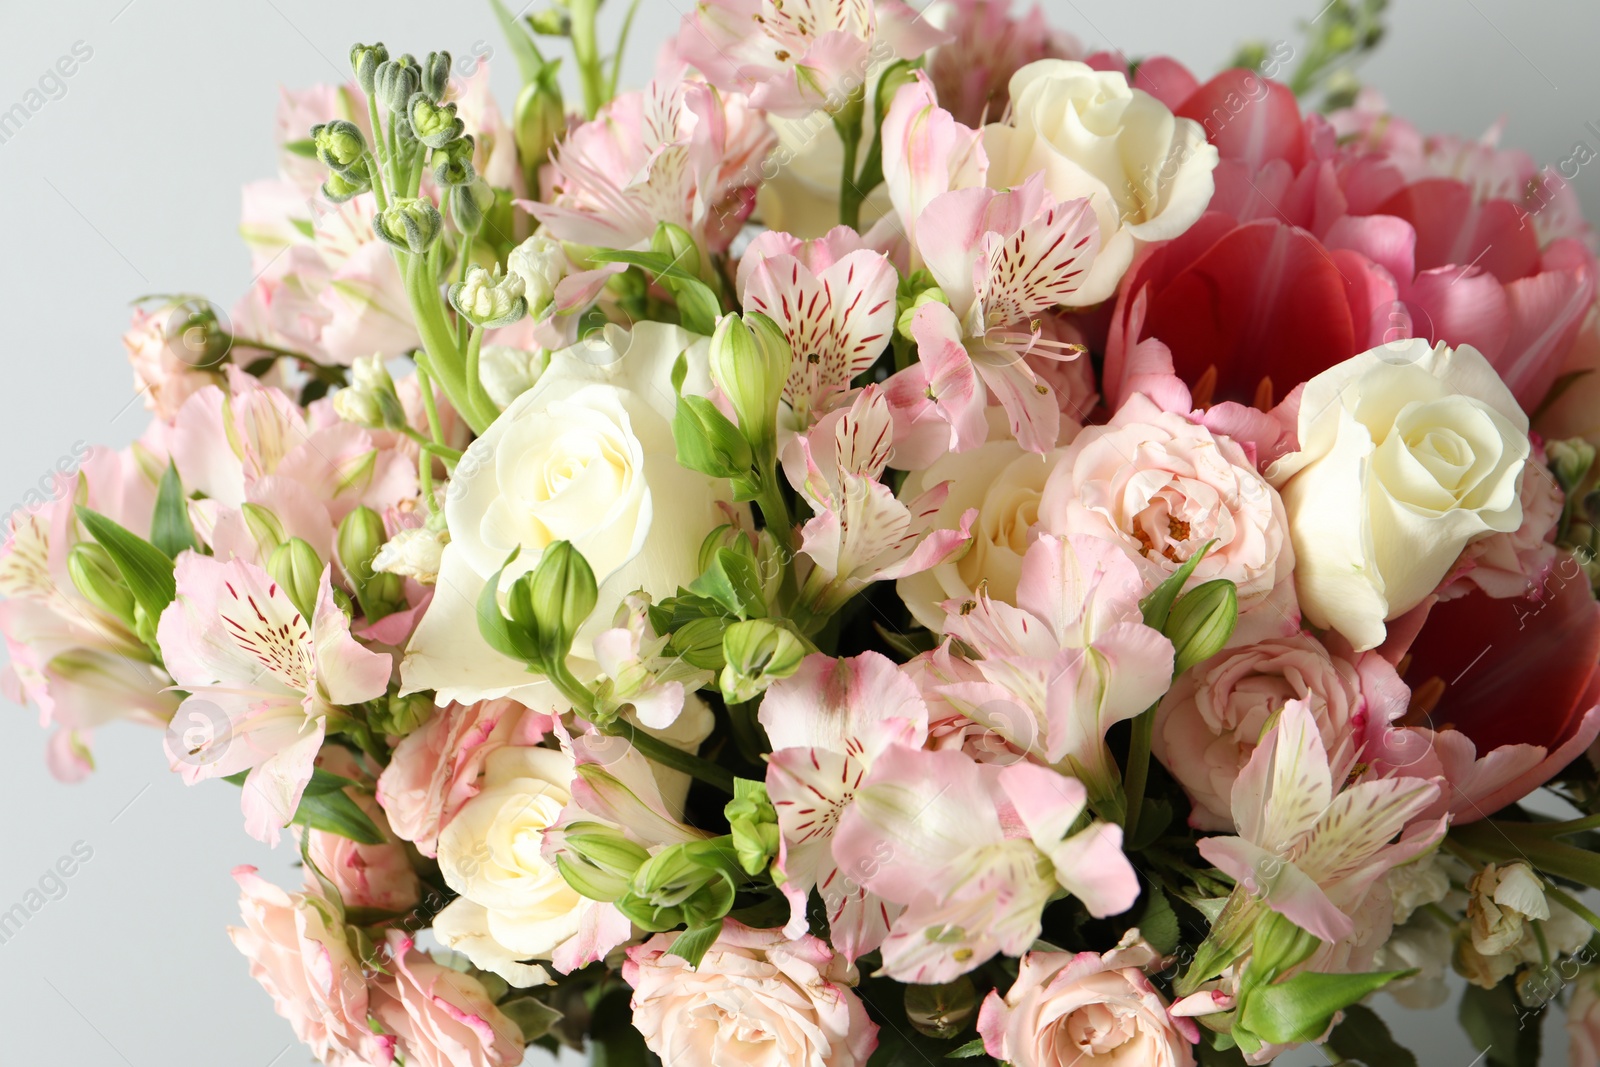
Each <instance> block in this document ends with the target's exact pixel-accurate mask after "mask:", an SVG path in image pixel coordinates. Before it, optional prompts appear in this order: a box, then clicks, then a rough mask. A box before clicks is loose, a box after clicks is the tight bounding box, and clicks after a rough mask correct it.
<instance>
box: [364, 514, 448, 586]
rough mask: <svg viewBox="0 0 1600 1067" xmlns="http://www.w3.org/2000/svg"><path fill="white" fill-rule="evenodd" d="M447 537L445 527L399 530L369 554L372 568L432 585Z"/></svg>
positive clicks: (435, 579)
mask: <svg viewBox="0 0 1600 1067" xmlns="http://www.w3.org/2000/svg"><path fill="white" fill-rule="evenodd" d="M449 540H450V534H449V532H448V531H446V530H437V531H436V530H431V529H428V528H427V527H426V526H424V527H418V528H416V529H411V530H401V531H399V532H398V533H396V534H395V535H394V537H393V538H391V539H390V540H389V541H388V542H386V543H385V544H384V546H383V547H382V548H380V549H378V554H377V555H376V556H374V557H372V569H373V570H374V571H378V572H381V573H383V574H393V575H396V576H398V577H400V578H410V579H412V580H413V581H416V582H420V583H422V584H423V585H433V584H434V583H435V582H437V581H438V580H439V567H440V565H441V564H442V563H443V562H444V546H445V545H446V544H447V543H448V542H449Z"/></svg>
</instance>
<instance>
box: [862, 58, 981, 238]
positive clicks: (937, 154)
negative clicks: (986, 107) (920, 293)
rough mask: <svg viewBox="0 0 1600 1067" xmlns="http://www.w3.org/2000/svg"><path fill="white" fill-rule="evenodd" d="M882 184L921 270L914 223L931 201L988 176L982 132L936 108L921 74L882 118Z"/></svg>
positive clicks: (929, 86) (931, 90) (936, 102)
mask: <svg viewBox="0 0 1600 1067" xmlns="http://www.w3.org/2000/svg"><path fill="white" fill-rule="evenodd" d="M882 139H883V183H884V186H885V187H886V188H887V189H888V190H889V201H890V202H891V203H892V204H894V209H895V213H896V214H898V215H899V216H900V225H901V227H902V228H903V229H904V231H905V235H906V243H907V245H908V251H909V256H910V265H911V267H912V268H917V267H920V266H922V253H921V251H920V250H919V249H918V247H917V224H918V222H919V221H920V220H921V218H922V213H923V211H924V210H925V209H926V208H927V206H928V205H929V204H930V203H932V202H933V200H934V198H935V197H938V196H942V195H943V194H945V193H948V192H950V191H951V190H952V189H972V188H976V187H979V186H982V185H983V183H984V179H985V178H986V177H988V174H989V157H988V155H987V154H986V153H985V152H984V150H983V133H982V131H981V130H976V129H972V128H971V127H968V126H963V125H962V124H961V123H960V122H959V121H957V120H956V119H955V117H954V116H952V115H951V114H950V112H948V111H946V110H945V109H944V108H942V107H940V106H939V99H938V96H937V95H936V94H935V92H934V88H933V83H932V82H930V81H929V80H928V76H927V75H926V74H924V73H923V72H921V71H917V72H916V78H915V80H914V81H911V82H909V83H907V84H905V85H902V86H901V87H900V91H899V92H898V93H896V94H895V97H894V103H893V104H891V105H890V107H889V112H888V114H886V115H885V116H884V118H883V134H882Z"/></svg>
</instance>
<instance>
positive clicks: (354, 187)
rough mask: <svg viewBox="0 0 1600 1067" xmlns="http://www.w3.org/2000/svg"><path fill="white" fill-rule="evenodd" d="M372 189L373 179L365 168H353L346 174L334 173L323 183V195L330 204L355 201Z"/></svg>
mask: <svg viewBox="0 0 1600 1067" xmlns="http://www.w3.org/2000/svg"><path fill="white" fill-rule="evenodd" d="M371 188H372V178H371V176H370V175H368V174H367V172H366V169H365V168H364V167H357V168H352V169H351V170H350V171H348V172H346V173H342V174H341V173H340V172H339V171H334V172H333V173H331V174H329V175H328V180H327V181H325V182H323V183H322V195H323V198H324V199H326V200H327V201H328V202H329V203H330V204H342V203H344V202H345V201H347V200H353V199H355V198H356V197H358V196H360V195H361V194H362V193H364V192H366V191H367V190H369V189H371Z"/></svg>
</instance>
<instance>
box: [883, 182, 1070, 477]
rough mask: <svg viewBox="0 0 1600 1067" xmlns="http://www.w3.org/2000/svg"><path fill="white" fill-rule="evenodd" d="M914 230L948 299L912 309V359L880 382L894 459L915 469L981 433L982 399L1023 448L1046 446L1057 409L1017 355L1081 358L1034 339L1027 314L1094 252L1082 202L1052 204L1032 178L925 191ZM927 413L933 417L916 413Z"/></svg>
mask: <svg viewBox="0 0 1600 1067" xmlns="http://www.w3.org/2000/svg"><path fill="white" fill-rule="evenodd" d="M917 233H918V237H917V245H918V248H919V250H920V251H921V253H922V256H923V258H924V260H925V261H926V262H927V265H928V270H929V271H930V272H931V273H932V274H933V276H934V278H935V279H936V280H937V281H938V282H939V285H940V287H941V288H942V289H943V290H944V294H945V296H946V297H947V298H948V299H949V301H950V303H949V305H948V306H946V305H944V304H940V303H929V304H924V305H923V306H922V307H921V308H920V309H919V310H918V311H917V313H916V316H915V317H914V318H913V319H912V324H911V332H912V335H913V336H914V337H915V338H916V341H917V358H918V362H917V364H916V365H915V366H913V367H908V368H907V369H906V370H903V371H901V372H900V373H899V374H896V375H895V376H894V377H893V378H891V379H890V381H889V383H888V386H887V391H888V394H889V397H890V399H891V401H892V402H893V403H894V407H895V416H896V425H895V429H896V431H897V436H898V437H900V438H901V439H902V440H901V442H900V445H901V447H900V449H899V450H898V453H897V456H896V463H897V465H898V466H901V467H904V468H908V469H916V468H917V467H918V466H927V465H928V464H929V463H932V462H933V461H934V460H935V459H937V458H938V457H939V456H940V455H943V454H944V452H946V451H954V452H965V451H966V450H968V449H970V448H976V447H977V446H978V445H981V444H982V443H983V442H984V440H985V438H987V437H988V432H989V427H988V422H987V420H986V419H985V417H984V407H985V406H986V395H990V396H993V397H994V399H995V400H996V401H998V402H999V404H1000V405H1001V407H1003V408H1005V412H1006V416H1007V418H1008V421H1009V422H1010V425H1011V433H1012V436H1014V437H1015V438H1016V439H1017V443H1018V444H1020V445H1022V447H1023V448H1025V449H1027V450H1028V451H1030V452H1046V451H1049V450H1050V449H1052V448H1054V447H1055V446H1056V439H1057V437H1058V436H1059V435H1060V432H1061V406H1060V405H1059V404H1058V403H1057V402H1056V397H1055V391H1054V390H1053V389H1051V388H1050V385H1049V384H1048V383H1047V382H1045V381H1044V380H1042V379H1041V378H1040V377H1039V376H1038V375H1036V374H1035V373H1034V372H1033V368H1031V367H1030V366H1028V363H1027V360H1026V358H1025V357H1027V356H1028V355H1030V354H1033V355H1042V356H1046V357H1049V358H1054V359H1063V360H1065V359H1073V358H1076V357H1077V356H1078V355H1080V354H1081V350H1079V349H1078V348H1077V347H1076V346H1069V345H1061V346H1060V347H1059V348H1058V347H1056V346H1055V344H1054V343H1053V342H1049V341H1046V340H1044V339H1043V337H1042V332H1041V328H1040V326H1039V324H1038V321H1037V319H1038V316H1039V315H1040V314H1041V313H1042V312H1045V311H1048V310H1049V309H1050V308H1053V307H1055V306H1056V305H1058V304H1061V303H1063V302H1064V301H1065V300H1066V298H1067V297H1069V296H1070V295H1071V294H1072V293H1073V292H1074V291H1076V290H1077V288H1078V285H1079V284H1080V283H1081V282H1082V280H1083V278H1084V276H1085V275H1086V274H1087V272H1088V269H1089V265H1090V264H1091V263H1092V262H1093V261H1094V257H1095V255H1096V254H1097V253H1098V252H1099V248H1100V235H1099V228H1098V223H1097V222H1096V221H1095V215H1094V211H1093V210H1092V208H1091V206H1090V204H1089V201H1088V200H1073V201H1069V202H1067V203H1064V204H1057V203H1056V202H1055V201H1054V199H1053V198H1052V197H1051V196H1050V194H1049V192H1047V191H1046V189H1045V187H1044V178H1043V175H1042V174H1039V175H1035V176H1034V177H1033V178H1030V179H1029V180H1028V182H1027V184H1025V185H1023V186H1022V187H1021V188H1019V189H1013V190H1010V191H1008V192H1003V193H1002V192H996V191H994V190H993V189H960V190H957V191H955V192H951V193H945V194H943V195H942V196H939V197H936V198H935V199H934V200H933V202H932V203H930V204H929V205H928V207H927V208H926V209H925V210H924V211H923V213H922V217H921V219H919V220H918V229H917ZM980 381H981V382H982V385H981V386H980V385H979V384H978V383H979V382H980ZM930 409H931V411H932V412H933V413H935V414H936V415H937V420H938V421H936V420H934V419H930V418H928V417H927V414H928V411H929V410H930ZM939 421H943V422H945V423H947V424H948V426H947V427H940V426H939ZM941 431H942V432H941Z"/></svg>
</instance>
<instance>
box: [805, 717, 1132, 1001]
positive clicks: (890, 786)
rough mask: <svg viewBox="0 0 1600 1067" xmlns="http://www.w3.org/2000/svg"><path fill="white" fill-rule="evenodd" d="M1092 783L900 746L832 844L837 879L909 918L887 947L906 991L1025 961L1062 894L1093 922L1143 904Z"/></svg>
mask: <svg viewBox="0 0 1600 1067" xmlns="http://www.w3.org/2000/svg"><path fill="white" fill-rule="evenodd" d="M1087 803H1088V800H1087V793H1086V791H1085V790H1084V787H1083V783H1082V782H1079V781H1078V780H1076V779H1074V778H1066V777H1063V776H1061V775H1059V774H1057V773H1056V772H1055V771H1052V770H1050V769H1049V768H1047V767H1040V766H1038V765H1037V764H1033V763H1016V764H1012V765H1011V766H1008V767H997V766H993V765H984V764H980V763H976V762H974V761H973V760H972V759H971V758H970V757H968V756H967V755H966V754H965V753H963V752H960V751H957V750H954V749H945V750H943V751H937V752H931V751H927V750H921V749H911V748H905V747H903V746H900V745H891V746H889V747H888V748H887V749H885V750H884V751H883V752H882V753H880V754H879V755H878V757H877V759H876V760H875V761H874V762H873V765H872V770H871V772H870V773H869V774H868V775H867V777H866V778H865V780H864V781H863V782H862V783H861V785H860V786H859V787H858V788H857V789H856V792H855V802H854V803H853V804H851V805H850V806H849V808H848V809H846V811H845V813H844V816H843V817H842V819H841V820H840V823H839V829H838V831H837V834H836V835H835V837H834V844H833V855H834V860H835V862H837V863H838V865H839V867H840V869H841V870H842V871H844V872H845V874H846V875H847V876H849V877H852V878H854V879H856V880H857V881H858V882H860V884H861V885H863V886H864V887H865V888H866V889H867V890H868V891H869V892H871V893H873V894H875V895H877V896H879V897H882V898H883V899H884V900H886V901H889V902H890V903H893V904H898V905H901V906H903V907H904V909H905V910H904V911H902V912H901V913H900V914H899V915H898V916H897V917H895V919H894V921H893V922H892V924H891V925H890V929H889V936H888V937H887V938H886V939H885V940H884V943H883V969H884V971H885V973H887V974H888V975H889V976H890V977H892V978H895V979H896V980H898V981H902V982H913V983H917V984H938V983H941V982H948V981H951V980H953V979H955V978H956V977H958V976H959V975H961V974H964V973H966V972H967V971H970V970H972V969H973V968H975V967H979V966H982V965H983V964H984V963H985V962H986V961H988V960H989V959H991V958H993V957H994V956H995V955H997V954H998V953H1002V952H1003V953H1005V954H1006V955H1009V956H1020V955H1022V954H1023V953H1024V952H1026V951H1027V950H1028V949H1029V947H1030V946H1032V944H1033V942H1034V941H1035V940H1036V939H1037V938H1038V936H1039V930H1040V916H1041V915H1042V914H1043V912H1044V907H1045V905H1046V904H1047V903H1049V901H1050V900H1051V899H1052V898H1053V897H1054V896H1056V895H1057V894H1058V893H1060V891H1061V890H1063V889H1065V890H1067V891H1068V892H1070V893H1071V894H1072V895H1074V896H1076V897H1078V898H1079V899H1080V900H1082V901H1083V904H1084V906H1085V907H1086V908H1087V909H1088V910H1089V913H1090V914H1091V915H1095V916H1099V917H1105V916H1109V915H1118V914H1121V913H1122V912H1124V911H1126V910H1127V909H1128V908H1130V907H1132V905H1133V902H1134V901H1135V900H1136V899H1138V896H1139V880H1138V876H1137V875H1136V874H1135V873H1134V870H1133V865H1132V864H1130V863H1129V862H1128V858H1127V857H1126V856H1125V855H1123V853H1122V829H1121V828H1120V827H1118V826H1114V825H1111V824H1108V823H1102V822H1093V823H1090V824H1089V825H1088V826H1087V827H1085V828H1083V829H1082V830H1079V831H1078V832H1076V833H1073V832H1072V828H1073V826H1074V825H1075V824H1076V822H1077V819H1078V817H1079V816H1080V815H1081V814H1083V811H1084V809H1085V807H1086V806H1087Z"/></svg>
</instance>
